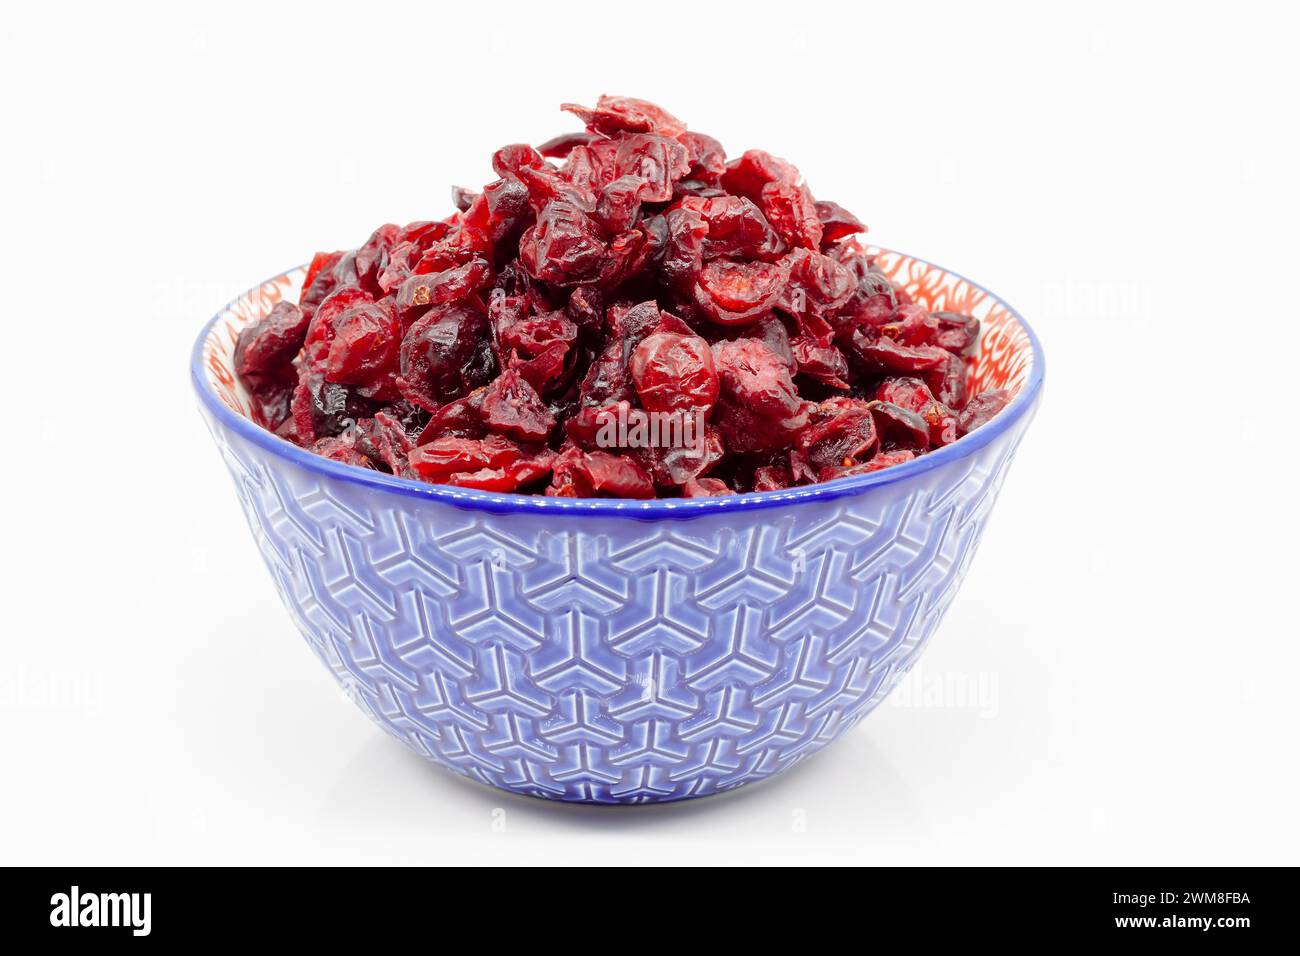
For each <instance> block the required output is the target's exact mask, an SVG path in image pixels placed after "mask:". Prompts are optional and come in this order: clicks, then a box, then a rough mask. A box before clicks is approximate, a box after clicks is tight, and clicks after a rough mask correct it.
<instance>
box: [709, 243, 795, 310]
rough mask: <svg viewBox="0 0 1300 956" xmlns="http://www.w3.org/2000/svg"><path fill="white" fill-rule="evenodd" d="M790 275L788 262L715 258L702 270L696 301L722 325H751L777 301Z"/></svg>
mask: <svg viewBox="0 0 1300 956" xmlns="http://www.w3.org/2000/svg"><path fill="white" fill-rule="evenodd" d="M789 277H790V271H789V266H788V265H787V264H786V263H785V262H784V261H780V262H739V261H736V260H733V259H715V260H714V261H712V262H708V263H706V264H705V265H704V267H703V268H702V269H701V270H700V275H699V280H698V281H697V283H696V286H695V304H696V305H697V306H698V307H699V308H700V309H701V310H702V311H703V312H704V313H705V314H706V315H708V316H709V318H711V319H712V320H713V321H714V322H717V323H718V324H719V325H747V324H749V323H750V322H752V321H753V320H754V319H756V318H758V317H759V316H760V315H762V314H763V313H764V312H766V311H767V310H768V309H770V308H771V307H772V306H773V305H775V304H776V302H777V300H778V299H780V297H781V293H782V292H783V291H784V290H785V285H786V281H787V280H788V279H789Z"/></svg>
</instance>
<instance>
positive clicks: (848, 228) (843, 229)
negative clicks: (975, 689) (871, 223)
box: [814, 200, 867, 247]
mask: <svg viewBox="0 0 1300 956" xmlns="http://www.w3.org/2000/svg"><path fill="white" fill-rule="evenodd" d="M814 205H815V206H816V209H817V218H818V219H819V220H821V224H822V246H823V247H825V246H830V245H833V244H834V243H837V242H839V241H840V240H841V239H845V238H847V237H848V236H852V235H854V234H855V233H859V232H866V231H867V227H866V226H864V225H863V224H862V220H860V219H859V218H858V217H857V216H855V215H853V213H851V212H849V211H848V210H847V209H845V208H844V207H843V206H841V205H840V204H839V203H834V202H823V201H820V200H819V201H818V202H816V203H815V204H814Z"/></svg>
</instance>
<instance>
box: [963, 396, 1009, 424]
mask: <svg viewBox="0 0 1300 956" xmlns="http://www.w3.org/2000/svg"><path fill="white" fill-rule="evenodd" d="M1010 403H1011V393H1010V392H1008V391H1006V390H1005V389H1000V388H999V389H992V390H989V391H986V392H980V393H979V394H978V395H976V396H975V397H974V398H972V399H971V400H970V401H969V402H967V403H966V407H965V408H963V409H962V410H961V415H960V416H958V418H957V427H958V429H959V430H960V431H961V433H962V434H963V435H966V434H969V433H970V432H973V431H974V430H975V429H977V428H979V427H980V426H981V425H985V424H988V422H990V421H991V420H992V419H993V416H994V415H996V414H997V413H998V412H1000V411H1002V409H1004V408H1006V407H1007V405H1009V404H1010Z"/></svg>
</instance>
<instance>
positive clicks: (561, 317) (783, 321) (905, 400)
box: [234, 96, 1011, 497]
mask: <svg viewBox="0 0 1300 956" xmlns="http://www.w3.org/2000/svg"><path fill="white" fill-rule="evenodd" d="M565 108H566V109H568V110H570V111H571V112H573V113H576V114H577V115H578V116H579V117H581V118H582V120H583V121H584V122H585V123H586V126H587V129H586V130H585V131H584V132H579V133H573V134H565V135H562V136H559V137H556V138H555V139H553V140H550V141H548V142H547V143H544V144H543V145H542V146H541V147H540V148H534V147H532V146H528V145H523V144H513V145H508V146H504V147H502V148H501V149H499V150H497V151H496V153H495V154H493V156H492V169H493V171H494V173H495V177H496V178H495V179H494V180H493V181H491V182H489V183H487V184H486V185H485V186H483V188H482V189H480V190H474V189H466V188H456V189H454V190H453V191H452V205H453V206H454V207H455V211H454V212H452V214H451V215H449V216H447V217H445V218H442V219H431V220H419V221H416V222H412V223H409V224H408V225H406V226H400V227H399V226H396V225H392V224H387V225H383V226H380V227H379V228H378V229H376V230H375V231H374V232H373V233H372V234H371V235H370V236H369V238H368V239H367V240H366V241H365V242H364V243H363V244H362V245H361V246H360V247H359V248H357V249H355V250H353V251H344V252H333V253H320V254H318V255H317V256H316V257H314V258H313V260H312V262H311V265H310V267H309V268H308V270H307V275H306V278H305V281H304V283H303V289H302V293H301V295H300V296H299V301H298V305H297V306H294V305H292V304H290V303H280V304H279V305H277V306H276V307H275V308H274V309H273V310H272V311H271V312H270V313H269V314H268V315H267V316H266V317H265V318H264V319H262V320H260V321H258V322H256V323H254V324H252V325H250V326H249V327H248V328H246V329H244V330H243V331H242V332H241V333H240V335H239V338H238V340H237V342H236V348H235V356H234V359H235V363H234V364H235V368H236V372H237V374H238V376H239V378H240V380H241V381H242V383H243V384H244V386H245V387H246V389H247V393H248V396H249V400H250V404H251V408H252V411H251V415H252V417H253V418H254V419H255V420H256V421H258V423H259V424H261V425H263V426H264V427H266V428H268V429H272V430H274V432H275V433H276V434H277V435H279V436H281V437H283V438H285V439H287V440H289V441H292V442H295V443H297V444H299V445H301V446H302V447H304V448H310V449H312V450H314V451H317V452H318V453H320V454H322V455H325V456H327V457H331V458H333V459H334V460H337V461H341V462H346V463H350V464H356V465H359V466H361V467H374V468H378V469H380V470H382V471H388V472H391V473H393V474H395V475H398V476H401V477H414V478H417V479H419V480H422V481H429V482H436V483H441V484H450V485H457V486H460V487H466V488H477V489H481V490H487V491H493V492H511V491H534V492H539V491H542V490H544V491H545V493H546V494H548V495H570V496H572V495H578V496H590V495H617V496H625V497H650V496H653V495H655V494H661V495H664V496H676V495H680V496H683V497H699V496H704V495H720V494H733V493H737V492H741V491H747V490H750V489H753V490H756V491H769V490H776V489H781V488H789V487H793V486H795V485H800V484H805V483H808V482H812V481H828V480H831V479H834V478H837V477H841V476H843V475H852V474H863V473H867V472H870V471H873V470H877V469H879V468H884V467H889V466H890V465H893V464H896V463H899V462H901V461H906V460H909V459H910V458H911V457H913V456H914V455H919V454H924V453H926V452H927V451H929V450H931V449H933V448H937V447H940V446H942V445H945V444H948V443H950V442H952V441H953V440H955V439H956V438H957V437H958V436H959V435H961V434H965V433H966V432H968V431H970V430H972V429H974V428H978V427H979V425H981V424H983V423H985V422H987V421H988V420H989V419H990V418H992V417H993V416H994V415H996V414H997V413H998V412H999V411H1000V410H1001V409H1002V408H1003V407H1004V406H1005V405H1006V404H1007V402H1009V401H1010V398H1011V396H1010V395H1009V394H1008V393H1006V392H1000V391H999V392H984V393H981V394H980V395H977V396H975V398H973V399H970V400H969V402H968V400H967V397H968V378H969V368H970V366H971V365H972V364H973V363H971V362H970V361H969V357H970V356H971V354H972V353H973V351H974V349H975V347H976V344H977V342H978V339H979V332H980V323H979V322H978V321H977V320H976V319H975V318H973V317H972V316H969V315H964V314H960V313H956V312H947V311H936V312H930V311H928V310H927V309H925V308H923V307H922V306H921V305H918V304H915V303H913V301H912V299H911V297H910V296H909V295H908V294H907V292H906V291H905V290H904V289H902V288H900V287H899V286H896V285H895V284H894V283H893V282H891V281H890V279H889V278H888V277H887V276H886V275H885V274H884V272H883V271H882V269H881V268H880V265H879V264H878V263H877V262H876V260H875V259H874V258H873V256H872V255H870V254H869V253H868V252H867V251H865V250H864V248H863V247H862V246H861V245H859V243H858V241H857V239H855V238H854V237H855V236H856V235H857V234H858V233H861V232H863V231H865V228H866V227H865V226H864V225H863V224H862V222H861V221H860V220H858V219H857V218H856V217H855V216H854V215H853V214H852V213H850V212H849V211H848V210H846V209H844V208H843V207H841V206H839V205H837V204H835V203H832V202H826V201H818V200H817V199H816V198H815V197H814V195H813V193H812V190H811V188H810V187H809V185H808V184H807V183H806V182H805V181H804V180H803V178H802V177H801V176H800V173H799V170H798V169H796V168H795V167H794V166H793V165H791V164H790V163H788V162H786V161H785V160H782V159H778V158H777V157H775V156H773V155H771V154H770V153H766V152H763V151H761V150H749V151H748V152H746V153H744V154H743V155H741V156H739V157H737V158H736V159H733V160H732V161H731V162H727V160H726V154H725V152H724V150H723V148H722V146H721V144H719V143H718V141H717V140H715V139H713V138H712V137H710V136H707V135H705V134H703V133H698V132H694V131H688V130H687V129H686V127H685V124H683V123H682V122H681V121H680V120H678V119H677V118H676V117H674V116H672V115H671V114H670V113H668V112H667V111H665V110H663V109H661V108H659V107H657V106H655V105H654V104H652V103H647V102H645V101H644V100H636V99H631V98H627V97H610V96H602V97H601V98H600V99H599V100H598V101H597V103H596V105H595V106H594V107H583V106H572V105H568V106H566V107H565ZM611 423H612V424H615V425H618V426H619V427H618V428H616V429H615V430H614V431H613V432H612V433H611V432H610V431H609V430H608V427H607V426H609V425H610V424H611ZM665 423H667V427H668V428H669V429H670V430H671V429H672V428H673V427H676V428H677V429H678V433H677V434H676V436H675V437H674V436H673V435H672V433H671V431H670V432H669V437H668V438H667V440H664V441H661V440H659V438H660V437H662V436H661V433H660V432H659V431H657V430H655V429H657V428H659V426H662V425H664V424H665ZM686 423H689V424H690V426H691V429H690V430H691V432H692V435H691V436H689V437H688V436H687V429H686V427H685V425H686ZM650 425H654V426H655V428H654V429H652V428H650V427H649V426H650ZM638 428H640V429H641V430H640V431H638V430H637V429H638ZM561 441H563V445H562V446H560V445H559V443H560V442H561ZM557 446H559V450H558V451H556V450H553V449H554V448H555V447H557Z"/></svg>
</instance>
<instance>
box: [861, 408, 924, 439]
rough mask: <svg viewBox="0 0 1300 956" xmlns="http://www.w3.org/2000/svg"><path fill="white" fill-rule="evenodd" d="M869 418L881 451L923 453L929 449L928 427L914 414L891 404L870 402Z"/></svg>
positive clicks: (922, 419)
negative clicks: (870, 417)
mask: <svg viewBox="0 0 1300 956" xmlns="http://www.w3.org/2000/svg"><path fill="white" fill-rule="evenodd" d="M870 408H871V416H872V419H873V420H874V422H875V425H876V434H878V435H879V436H880V447H881V450H883V451H895V450H897V449H900V448H901V449H907V450H908V451H918V452H924V451H928V450H929V448H930V426H929V425H928V424H927V423H926V420H925V419H924V418H922V417H921V416H920V415H918V414H917V413H916V412H911V411H908V410H907V409H906V408H903V407H902V406H901V405H895V404H893V403H892V402H878V401H877V402H871V403H870Z"/></svg>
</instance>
